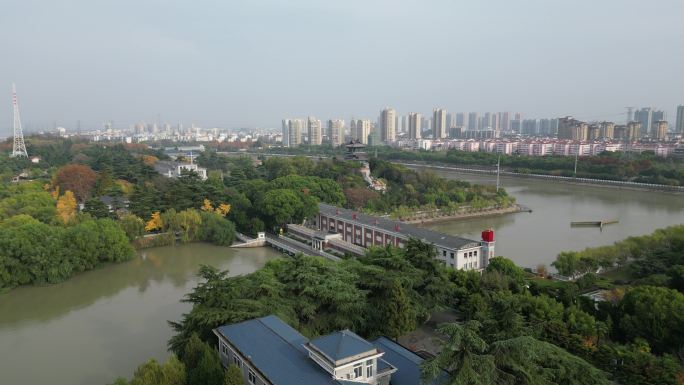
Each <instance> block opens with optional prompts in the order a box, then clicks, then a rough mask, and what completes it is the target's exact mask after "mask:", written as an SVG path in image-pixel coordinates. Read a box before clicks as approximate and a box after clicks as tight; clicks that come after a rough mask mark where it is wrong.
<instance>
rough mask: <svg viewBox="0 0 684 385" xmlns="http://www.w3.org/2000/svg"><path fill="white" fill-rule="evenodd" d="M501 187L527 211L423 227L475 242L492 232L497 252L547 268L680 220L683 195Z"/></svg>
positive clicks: (516, 184)
mask: <svg viewBox="0 0 684 385" xmlns="http://www.w3.org/2000/svg"><path fill="white" fill-rule="evenodd" d="M435 173H436V174H438V175H440V176H442V177H445V178H450V179H463V180H468V181H471V182H473V183H487V184H494V183H495V177H494V176H489V175H476V174H463V173H457V172H450V171H444V170H435ZM501 182H502V185H503V187H505V188H506V190H507V191H508V192H509V193H510V194H511V195H514V196H515V197H516V198H517V200H518V202H519V203H521V204H523V205H525V206H528V207H530V208H531V209H532V210H533V212H532V213H517V214H510V215H506V216H499V217H484V218H475V219H471V220H465V221H453V222H444V223H435V224H430V225H427V226H426V227H430V228H433V229H435V230H439V231H443V232H446V233H449V234H461V235H464V236H468V237H472V238H476V239H479V235H480V231H481V230H483V229H485V228H493V229H494V230H495V231H496V241H497V254H498V255H505V256H507V257H509V258H511V259H513V260H514V261H515V262H516V263H518V264H520V265H523V266H527V267H535V266H537V265H538V264H546V265H547V266H548V265H549V264H550V263H551V262H553V260H555V258H556V256H557V255H558V253H559V252H561V251H564V250H582V249H584V248H586V247H595V246H603V245H610V244H612V243H614V242H616V241H619V240H621V239H624V238H627V237H629V236H634V235H642V234H648V233H651V232H652V231H654V230H655V229H657V228H661V227H667V226H670V225H675V224H681V223H683V222H684V196H682V195H681V194H674V193H664V192H657V191H635V190H621V189H613V188H605V187H598V186H584V185H572V184H565V183H553V182H547V181H540V180H535V179H524V178H510V177H507V178H501ZM604 219H618V220H619V221H620V222H619V223H617V224H614V225H610V226H606V227H604V228H603V229H602V230H601V229H599V228H591V227H589V228H571V227H570V222H571V221H591V220H604Z"/></svg>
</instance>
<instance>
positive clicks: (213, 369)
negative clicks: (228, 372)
mask: <svg viewBox="0 0 684 385" xmlns="http://www.w3.org/2000/svg"><path fill="white" fill-rule="evenodd" d="M183 363H184V364H185V367H186V369H187V373H188V385H223V375H224V373H223V369H222V367H221V362H220V361H219V358H218V353H217V352H216V350H214V349H212V348H210V347H209V345H207V344H206V343H204V342H202V340H200V339H199V337H198V336H197V335H196V334H193V335H192V336H191V337H190V340H189V341H188V343H187V345H186V346H185V352H184V354H183Z"/></svg>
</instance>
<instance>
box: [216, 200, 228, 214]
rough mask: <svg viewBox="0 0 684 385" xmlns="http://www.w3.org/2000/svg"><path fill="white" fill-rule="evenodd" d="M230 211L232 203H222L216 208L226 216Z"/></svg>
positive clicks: (217, 211)
mask: <svg viewBox="0 0 684 385" xmlns="http://www.w3.org/2000/svg"><path fill="white" fill-rule="evenodd" d="M229 212H230V205H229V204H228V203H221V204H220V205H219V207H217V208H216V213H217V214H221V215H223V216H224V217H225V216H226V215H228V213H229Z"/></svg>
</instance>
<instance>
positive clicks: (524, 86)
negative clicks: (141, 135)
mask: <svg viewBox="0 0 684 385" xmlns="http://www.w3.org/2000/svg"><path fill="white" fill-rule="evenodd" d="M682 17H684V1H681V0H650V1H647V0H572V1H571V0H564V1H561V0H415V1H414V0H394V1H389V0H343V1H342V0H341V1H331V0H241V1H231V0H218V1H209V0H192V1H191V0H184V1H180V0H59V1H55V0H21V1H12V2H5V4H3V7H2V11H0V53H1V54H0V101H2V100H3V99H4V100H5V102H4V103H3V102H0V136H3V135H8V134H9V133H10V128H11V125H12V115H11V112H12V108H11V84H12V82H15V83H16V84H17V90H18V95H19V104H20V108H21V115H22V121H23V122H24V126H25V127H28V128H29V129H37V128H41V127H52V126H53V125H54V124H56V125H58V126H64V127H67V128H70V129H74V128H75V127H76V125H77V121H81V126H82V128H98V127H101V125H102V123H103V122H104V121H107V120H112V121H114V126H115V127H127V126H128V125H130V124H133V123H135V122H138V121H147V122H152V121H154V120H155V119H160V120H161V121H168V122H171V123H175V122H178V121H183V122H185V123H186V124H189V123H192V122H194V123H196V124H198V125H200V126H202V127H225V128H238V127H274V128H275V127H279V126H280V121H281V119H283V118H286V117H306V116H308V115H313V116H317V117H318V118H320V119H329V118H337V117H339V118H344V119H350V118H351V117H355V118H370V119H375V118H376V117H377V115H378V113H379V111H380V110H381V109H382V108H383V107H385V106H393V107H394V108H396V109H397V112H398V114H399V115H403V114H406V113H408V112H412V111H415V112H422V113H424V114H427V113H430V112H431V111H432V109H433V108H434V107H437V106H439V107H444V108H446V109H447V110H448V111H450V112H452V111H453V112H460V111H480V112H485V111H511V112H516V111H520V112H523V114H524V115H525V116H528V117H539V118H541V117H557V116H565V115H574V116H575V117H577V118H580V119H586V120H591V119H611V120H614V121H621V120H624V119H625V106H654V107H657V108H660V109H664V110H666V111H667V112H668V116H669V117H671V118H674V117H673V116H672V115H673V111H674V109H675V106H676V105H678V104H684V50H683V49H682V46H684V23H682ZM3 90H4V91H3ZM3 94H4V95H5V96H4V97H3V96H2V95H3Z"/></svg>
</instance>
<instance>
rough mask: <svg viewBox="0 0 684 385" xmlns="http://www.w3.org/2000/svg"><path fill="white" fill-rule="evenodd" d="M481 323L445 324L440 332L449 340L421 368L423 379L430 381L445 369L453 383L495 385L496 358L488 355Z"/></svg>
mask: <svg viewBox="0 0 684 385" xmlns="http://www.w3.org/2000/svg"><path fill="white" fill-rule="evenodd" d="M479 329H480V323H479V322H477V321H468V322H466V323H465V324H464V325H459V324H455V323H452V324H443V325H441V326H440V327H439V328H438V332H439V333H440V334H442V335H444V336H445V337H446V340H445V341H444V345H443V346H442V351H441V352H440V353H439V354H438V355H437V356H436V357H435V358H433V359H429V360H426V361H424V362H423V364H422V365H421V377H422V379H423V380H427V381H431V380H434V379H436V378H438V376H439V375H440V372H441V370H442V369H444V370H447V371H448V372H449V373H451V381H450V383H451V384H459V385H489V384H494V383H495V378H496V377H495V376H496V373H495V370H496V366H495V363H494V357H493V356H491V355H489V354H487V343H486V342H485V341H484V340H483V339H482V338H480V336H479V335H478V331H479Z"/></svg>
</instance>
